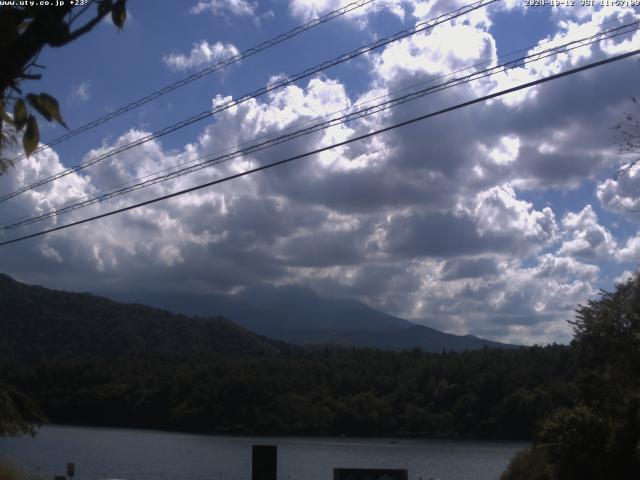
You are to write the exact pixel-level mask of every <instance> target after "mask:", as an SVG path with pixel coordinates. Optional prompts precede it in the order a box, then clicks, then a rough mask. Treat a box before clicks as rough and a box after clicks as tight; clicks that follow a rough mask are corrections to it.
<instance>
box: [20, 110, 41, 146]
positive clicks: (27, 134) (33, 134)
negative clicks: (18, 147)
mask: <svg viewBox="0 0 640 480" xmlns="http://www.w3.org/2000/svg"><path fill="white" fill-rule="evenodd" d="M39 141H40V131H39V130H38V121H37V120H36V117H34V116H33V115H29V118H28V119H27V129H26V130H25V131H24V135H23V136H22V146H23V147H24V153H26V154H27V155H31V154H32V153H33V151H34V150H35V149H36V148H37V146H38V142H39Z"/></svg>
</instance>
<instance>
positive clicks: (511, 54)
mask: <svg viewBox="0 0 640 480" xmlns="http://www.w3.org/2000/svg"><path fill="white" fill-rule="evenodd" d="M614 23H619V20H618V19H615V20H608V21H606V22H602V23H600V24H599V25H598V27H604V26H606V25H611V24H614ZM634 23H635V22H634ZM630 25H633V23H632V24H627V25H623V26H622V27H619V28H625V27H628V26H630ZM619 28H614V29H610V30H608V31H607V32H612V31H614V30H618V29H619ZM631 31H635V30H630V31H629V32H631ZM629 32H620V33H618V34H615V35H611V36H607V37H606V38H603V39H602V40H609V39H611V38H614V37H616V36H619V35H621V34H623V33H629ZM597 35H599V34H595V35H594V37H595V36H597ZM567 38H569V36H567V37H565V38H564V39H563V40H565V42H566V43H565V45H568V44H571V43H575V42H582V41H584V40H586V39H585V38H582V39H579V40H573V41H569V42H567ZM587 38H592V37H587ZM557 40H558V39H555V38H554V39H545V40H543V41H541V42H539V43H536V44H534V45H530V46H528V47H525V48H520V49H518V50H515V51H511V52H509V53H506V54H502V55H500V56H499V57H498V60H504V59H507V58H510V57H514V56H515V55H516V54H519V53H522V52H529V51H531V50H533V49H534V48H536V47H543V46H544V45H547V44H550V43H557ZM597 41H600V40H597ZM580 46H585V45H580ZM554 48H557V47H554ZM576 48H577V47H576ZM572 49H573V48H572ZM549 50H551V48H549V49H547V51H549ZM523 58H524V57H521V58H519V59H515V60H513V61H511V62H503V63H504V64H510V65H509V67H511V66H514V67H518V66H521V65H520V64H519V63H518V62H521V61H523ZM493 62H494V59H493V58H489V59H485V60H483V61H481V62H478V63H476V64H474V65H472V66H470V67H464V68H460V69H458V70H455V71H453V72H449V73H446V74H443V75H439V76H437V77H434V78H432V79H429V80H424V81H421V82H418V83H416V84H413V85H410V86H408V87H404V88H401V89H399V90H395V91H394V92H391V93H387V94H385V95H380V96H378V97H374V98H371V99H369V100H366V101H363V102H360V103H357V104H354V105H352V106H351V107H346V108H343V109H340V110H337V111H334V112H332V113H328V114H325V115H322V116H319V117H316V118H314V119H311V120H307V121H303V122H302V123H301V124H299V125H310V124H312V123H313V122H314V121H318V120H321V119H323V118H328V117H331V116H333V115H337V114H339V113H342V112H346V111H349V110H353V109H355V108H360V109H362V108H364V105H367V104H370V103H373V102H375V101H377V100H381V99H383V98H387V97H390V96H392V95H394V94H399V93H402V92H405V91H409V90H412V89H416V88H418V87H420V86H422V85H429V84H433V83H435V82H436V81H437V80H440V79H444V78H447V77H451V76H453V75H455V74H457V73H461V72H465V71H469V70H473V69H475V68H479V67H482V66H484V65H487V64H492V63H493ZM295 128H296V127H288V128H285V129H283V130H281V131H280V132H281V133H282V134H284V133H285V132H293V131H294V130H295ZM272 136H273V134H272V133H266V134H263V135H259V136H257V137H254V138H253V139H252V140H250V141H245V142H241V143H239V144H237V145H236V146H235V147H230V148H225V149H220V150H217V151H214V152H212V153H211V155H221V154H223V153H225V152H233V151H234V150H233V149H234V148H236V149H237V148H239V147H241V146H245V145H251V144H252V143H251V142H254V141H257V140H262V139H265V138H270V137H272ZM281 136H282V135H281ZM274 140H275V139H274ZM201 160H203V157H200V158H198V159H194V160H189V161H186V162H181V163H179V164H177V165H174V166H171V167H168V168H165V169H163V170H160V171H156V172H154V173H150V174H147V175H144V176H141V177H137V178H132V179H130V180H127V181H125V182H123V183H120V184H117V185H114V186H112V187H109V189H108V190H103V191H100V192H97V193H94V194H92V195H83V196H81V197H76V198H74V199H72V200H69V201H67V202H65V203H63V204H62V205H60V206H58V207H51V208H49V209H47V211H46V212H43V213H42V214H41V215H39V216H38V218H40V216H44V215H47V216H53V214H56V213H57V214H60V213H64V212H63V211H62V210H63V209H64V208H65V207H67V206H73V205H75V204H77V203H78V202H84V201H87V200H91V199H93V198H98V197H101V196H103V195H109V194H110V193H111V192H114V191H116V190H118V189H122V188H124V187H126V186H129V185H132V184H136V183H140V182H142V181H144V180H145V179H148V178H151V177H154V176H157V175H161V174H164V173H167V172H171V171H173V170H175V169H176V168H178V167H183V166H185V165H190V164H193V163H195V162H199V161H201ZM32 218H35V217H33V216H31V215H26V216H25V215H23V216H21V217H19V218H14V219H13V220H11V221H9V223H10V225H5V226H4V227H0V229H3V228H4V229H9V228H10V227H13V226H14V224H17V223H20V222H22V221H23V220H30V219H32Z"/></svg>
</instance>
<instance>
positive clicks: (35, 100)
mask: <svg viewBox="0 0 640 480" xmlns="http://www.w3.org/2000/svg"><path fill="white" fill-rule="evenodd" d="M27 100H28V101H29V104H30V105H31V106H32V107H33V108H35V109H36V110H37V111H38V113H39V114H40V115H42V116H43V117H44V118H46V119H47V120H48V121H51V120H53V117H52V116H51V114H49V112H48V111H47V109H46V108H44V106H42V105H41V104H40V96H39V95H36V94H35V93H30V94H29V95H27Z"/></svg>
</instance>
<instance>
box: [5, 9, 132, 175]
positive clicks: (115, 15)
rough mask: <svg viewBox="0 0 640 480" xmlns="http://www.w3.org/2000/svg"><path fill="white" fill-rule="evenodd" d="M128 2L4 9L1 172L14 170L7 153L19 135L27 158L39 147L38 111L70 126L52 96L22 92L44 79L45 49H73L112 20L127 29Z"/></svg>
mask: <svg viewBox="0 0 640 480" xmlns="http://www.w3.org/2000/svg"><path fill="white" fill-rule="evenodd" d="M77 3H82V5H79V6H77V5H76V4H77ZM126 3H127V0H86V1H84V2H70V1H66V2H63V3H62V4H60V5H55V6H54V5H50V6H3V7H1V8H0V173H2V172H3V171H4V170H6V168H7V167H8V166H9V160H7V159H6V158H2V156H1V155H2V152H3V151H5V147H6V145H7V144H9V143H12V142H15V141H16V140H17V138H18V136H19V135H22V145H23V148H24V151H25V153H26V154H27V155H29V154H31V153H32V152H33V151H34V150H35V149H36V147H37V146H38V142H39V140H40V134H39V129H38V120H37V118H36V116H35V115H34V113H35V112H37V113H38V114H40V116H42V117H43V118H45V119H46V120H48V121H54V120H55V121H57V122H58V123H60V124H61V125H63V126H65V127H66V124H65V122H64V120H63V118H62V114H61V112H60V108H59V105H58V101H57V100H56V99H55V98H54V97H53V96H51V95H49V94H48V93H46V92H40V93H33V92H31V93H25V92H23V90H22V88H21V83H22V82H23V81H24V80H37V79H40V78H41V76H42V75H41V74H40V73H38V69H40V68H42V66H41V65H38V63H37V59H38V56H39V54H40V52H41V51H42V49H43V48H44V47H47V46H48V47H53V48H59V47H63V46H65V45H68V44H69V43H71V42H73V41H74V40H77V39H78V38H80V37H81V36H83V35H85V34H86V33H88V32H89V31H91V30H92V29H93V28H94V27H95V26H96V25H98V23H100V21H101V20H102V19H103V18H104V17H106V16H107V15H111V18H112V21H113V23H114V24H115V25H116V26H117V27H118V28H119V29H120V28H122V26H123V25H124V22H125V20H126V14H127V10H126ZM94 7H95V11H92V10H91V9H92V8H94Z"/></svg>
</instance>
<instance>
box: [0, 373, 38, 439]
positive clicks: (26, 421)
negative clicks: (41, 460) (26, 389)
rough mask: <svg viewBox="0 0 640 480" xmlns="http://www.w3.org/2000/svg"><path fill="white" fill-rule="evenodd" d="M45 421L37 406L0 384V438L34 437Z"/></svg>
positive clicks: (19, 393)
mask: <svg viewBox="0 0 640 480" xmlns="http://www.w3.org/2000/svg"><path fill="white" fill-rule="evenodd" d="M46 421H47V419H46V417H45V416H44V414H43V413H42V411H41V410H40V407H39V406H38V404H37V403H36V402H35V401H34V400H33V399H32V398H31V397H29V396H28V395H26V394H25V393H22V392H20V391H19V390H16V389H15V388H13V387H11V386H9V385H3V384H0V436H5V435H10V436H21V435H31V436H35V433H36V429H37V427H39V426H40V425H42V424H43V423H46Z"/></svg>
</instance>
